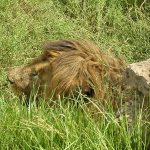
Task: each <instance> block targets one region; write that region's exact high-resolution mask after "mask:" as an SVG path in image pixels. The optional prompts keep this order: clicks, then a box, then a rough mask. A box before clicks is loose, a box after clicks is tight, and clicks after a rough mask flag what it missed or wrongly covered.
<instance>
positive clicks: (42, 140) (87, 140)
mask: <svg viewBox="0 0 150 150" xmlns="http://www.w3.org/2000/svg"><path fill="white" fill-rule="evenodd" d="M0 33H1V37H0V149H1V150H5V149H7V150H11V149H13V150H20V149H22V150H24V149H25V150H28V149H29V150H30V149H31V150H33V149H39V150H61V149H62V150H107V149H108V150H117V149H118V150H131V149H133V150H141V149H148V148H147V146H148V144H150V141H148V138H149V136H145V137H144V136H143V135H142V127H143V126H146V125H148V124H149V123H150V122H147V123H144V122H143V121H142V120H141V114H142V111H139V112H138V115H137V118H136V122H135V124H133V129H132V131H131V130H129V127H128V124H127V120H126V118H124V119H122V120H121V122H120V123H118V122H117V120H116V118H115V115H114V112H113V111H112V110H111V107H109V106H108V107H107V108H106V110H105V111H103V113H101V111H100V110H99V113H100V114H101V115H100V116H99V117H97V118H96V119H93V118H92V117H90V116H89V114H88V113H87V112H86V111H85V109H84V106H83V105H84V104H79V106H78V108H77V107H76V106H72V105H71V104H70V105H69V104H68V105H67V106H66V105H65V106H64V105H63V104H62V103H60V107H59V108H50V107H48V106H46V104H42V103H41V105H40V106H39V107H36V106H35V105H34V103H33V104H31V106H30V107H29V108H26V107H24V106H23V105H21V104H20V103H19V100H18V98H17V97H16V96H15V95H13V93H12V92H11V90H10V88H9V85H8V84H7V82H6V78H7V77H6V76H7V71H8V69H9V68H10V67H14V66H19V65H22V64H26V63H27V62H29V61H30V60H31V59H32V58H34V57H35V56H37V55H38V54H40V53H41V49H40V45H41V42H43V41H45V40H47V39H64V38H83V39H91V40H93V41H95V43H96V44H97V45H98V46H99V47H100V48H101V49H102V50H104V51H106V50H108V49H110V48H111V49H112V50H113V52H114V53H115V54H116V55H119V56H122V57H124V58H125V59H126V60H127V61H128V62H129V63H130V62H136V61H140V60H144V59H147V58H149V57H150V2H149V1H148V0H147V1H144V0H124V1H123V0H120V1H117V0H87V1H84V0H42V1H41V0H1V2H0ZM120 97H121V96H120ZM81 98H82V97H81ZM120 99H121V98H120ZM62 101H63V100H62ZM145 133H146V131H145Z"/></svg>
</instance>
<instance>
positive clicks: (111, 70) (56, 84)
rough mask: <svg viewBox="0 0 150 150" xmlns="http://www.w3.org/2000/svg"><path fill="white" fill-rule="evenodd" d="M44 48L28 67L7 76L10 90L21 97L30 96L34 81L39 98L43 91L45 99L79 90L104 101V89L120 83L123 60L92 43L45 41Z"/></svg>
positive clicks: (67, 94)
mask: <svg viewBox="0 0 150 150" xmlns="http://www.w3.org/2000/svg"><path fill="white" fill-rule="evenodd" d="M43 49H44V51H43V54H41V55H40V56H39V57H37V58H35V59H34V60H33V61H32V62H31V63H30V64H28V65H26V66H24V67H20V68H17V69H13V70H11V71H10V72H9V73H8V78H9V80H11V81H13V86H14V85H15V86H14V87H13V88H14V89H15V90H16V89H17V90H18V91H19V89H20V93H21V94H22V93H23V94H25V95H29V94H30V92H31V90H32V85H33V82H34V84H35V85H34V86H35V87H36V88H38V91H39V92H38V93H39V95H41V93H42V92H43V93H44V95H45V96H46V98H48V97H49V96H50V95H51V94H52V93H54V97H55V98H57V97H58V96H63V95H64V96H69V95H70V94H72V93H74V92H75V91H78V89H81V91H82V93H83V94H85V95H87V96H89V97H93V98H96V99H104V98H105V95H106V92H107V90H108V89H111V87H112V86H117V85H119V84H120V82H121V76H122V71H123V70H124V67H125V63H124V61H123V60H121V59H120V58H116V57H115V56H114V55H113V54H112V53H110V52H109V53H104V52H103V51H101V50H99V48H98V47H97V46H95V44H93V43H92V42H89V41H85V40H57V41H48V42H46V43H45V44H44V45H43ZM34 73H36V74H37V77H36V80H35V79H34ZM23 84H24V85H23ZM16 87H17V88H16Z"/></svg>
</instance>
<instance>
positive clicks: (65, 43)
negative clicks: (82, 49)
mask: <svg viewBox="0 0 150 150" xmlns="http://www.w3.org/2000/svg"><path fill="white" fill-rule="evenodd" d="M42 49H43V50H56V51H68V50H69V51H70V50H75V49H76V47H75V44H74V42H73V41H71V40H57V41H47V42H45V43H44V44H43V46H42Z"/></svg>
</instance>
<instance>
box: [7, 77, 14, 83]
mask: <svg viewBox="0 0 150 150" xmlns="http://www.w3.org/2000/svg"><path fill="white" fill-rule="evenodd" d="M7 81H8V82H9V83H10V84H14V83H15V82H14V81H13V80H11V79H9V78H8V77H7Z"/></svg>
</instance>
